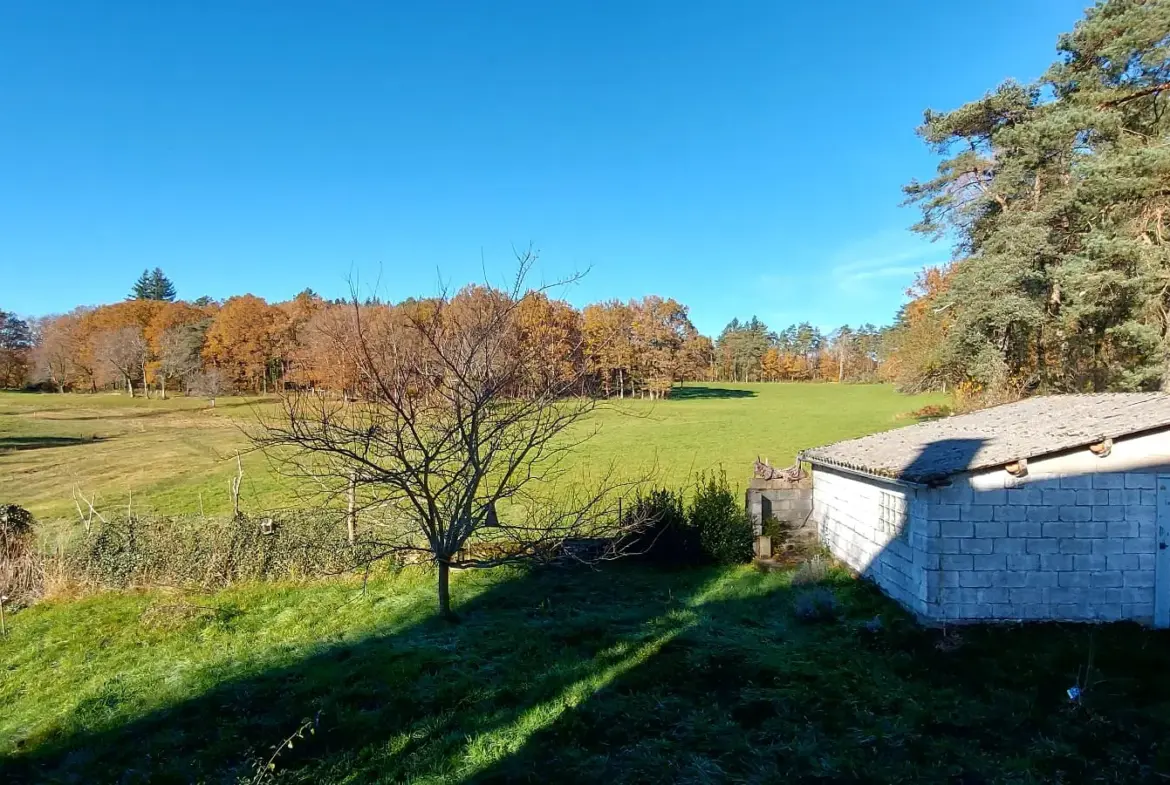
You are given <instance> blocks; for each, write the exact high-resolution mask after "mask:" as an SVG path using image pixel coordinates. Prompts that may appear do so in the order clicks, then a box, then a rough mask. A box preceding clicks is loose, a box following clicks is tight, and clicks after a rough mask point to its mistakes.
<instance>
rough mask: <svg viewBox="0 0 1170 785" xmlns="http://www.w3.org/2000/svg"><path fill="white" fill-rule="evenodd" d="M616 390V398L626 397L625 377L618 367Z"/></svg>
mask: <svg viewBox="0 0 1170 785" xmlns="http://www.w3.org/2000/svg"><path fill="white" fill-rule="evenodd" d="M618 391H619V392H618V398H621V399H623V400H624V399H625V397H626V377H625V375H624V374H623V373H622V369H621V368H618Z"/></svg>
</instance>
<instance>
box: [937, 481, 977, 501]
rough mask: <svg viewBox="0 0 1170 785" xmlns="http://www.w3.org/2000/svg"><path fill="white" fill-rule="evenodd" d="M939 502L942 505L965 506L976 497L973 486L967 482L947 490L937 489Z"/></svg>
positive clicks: (948, 487) (956, 484)
mask: <svg viewBox="0 0 1170 785" xmlns="http://www.w3.org/2000/svg"><path fill="white" fill-rule="evenodd" d="M935 493H937V497H936V498H937V500H938V502H941V503H942V504H964V503H966V502H969V501H971V499H972V498H974V496H975V491H973V490H972V489H971V486H970V485H968V484H967V483H965V482H962V481H958V482H954V483H952V484H951V485H948V486H947V487H945V488H938V489H936V491H935Z"/></svg>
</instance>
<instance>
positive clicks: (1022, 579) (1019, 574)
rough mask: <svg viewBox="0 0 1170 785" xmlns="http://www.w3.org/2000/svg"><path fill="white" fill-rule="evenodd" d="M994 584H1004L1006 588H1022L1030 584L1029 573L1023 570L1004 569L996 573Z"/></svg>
mask: <svg viewBox="0 0 1170 785" xmlns="http://www.w3.org/2000/svg"><path fill="white" fill-rule="evenodd" d="M991 585H992V586H1002V587H1004V588H1005V589H1022V588H1024V587H1025V586H1027V585H1028V573H1027V571H1021V570H1004V571H1003V572H1000V573H996V574H995V578H994V581H993V582H992V584H991Z"/></svg>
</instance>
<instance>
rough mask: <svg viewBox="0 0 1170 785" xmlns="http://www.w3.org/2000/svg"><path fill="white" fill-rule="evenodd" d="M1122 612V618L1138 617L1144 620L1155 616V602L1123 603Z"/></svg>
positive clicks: (1137, 618)
mask: <svg viewBox="0 0 1170 785" xmlns="http://www.w3.org/2000/svg"><path fill="white" fill-rule="evenodd" d="M1121 614H1122V618H1125V619H1136V620H1143V621H1144V620H1147V619H1150V618H1152V617H1153V615H1154V603H1152V602H1142V603H1135V604H1133V605H1122V606H1121Z"/></svg>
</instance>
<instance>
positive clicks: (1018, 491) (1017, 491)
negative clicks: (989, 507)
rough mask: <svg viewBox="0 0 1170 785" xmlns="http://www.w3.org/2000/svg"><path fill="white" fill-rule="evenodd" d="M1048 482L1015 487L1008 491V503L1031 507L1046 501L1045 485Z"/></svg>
mask: <svg viewBox="0 0 1170 785" xmlns="http://www.w3.org/2000/svg"><path fill="white" fill-rule="evenodd" d="M1045 485H1046V484H1040V485H1031V486H1026V487H1024V488H1013V489H1011V490H1009V491H1008V494H1007V501H1008V504H1011V505H1014V506H1018V507H1030V506H1034V505H1038V504H1043V503H1044V487H1045Z"/></svg>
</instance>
